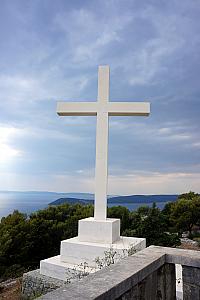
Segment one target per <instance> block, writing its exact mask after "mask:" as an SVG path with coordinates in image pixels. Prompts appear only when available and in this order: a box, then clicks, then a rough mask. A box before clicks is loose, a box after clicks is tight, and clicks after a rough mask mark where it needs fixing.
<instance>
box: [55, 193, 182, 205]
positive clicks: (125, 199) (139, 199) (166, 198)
mask: <svg viewBox="0 0 200 300" xmlns="http://www.w3.org/2000/svg"><path fill="white" fill-rule="evenodd" d="M177 198H178V195H129V196H113V197H109V198H108V204H113V203H115V204H119V205H123V204H124V203H147V204H148V203H153V202H156V203H157V202H173V201H176V200H177ZM64 203H69V204H75V203H79V204H94V199H82V198H75V197H64V198H59V199H57V200H55V201H52V202H50V203H49V205H60V204H64Z"/></svg>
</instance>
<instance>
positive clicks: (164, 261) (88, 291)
mask: <svg viewBox="0 0 200 300" xmlns="http://www.w3.org/2000/svg"><path fill="white" fill-rule="evenodd" d="M175 264H180V265H182V266H183V292H184V294H183V299H184V300H200V251H193V250H182V249H176V248H165V247H156V246H151V247H148V248H146V249H144V250H142V251H140V252H138V253H136V254H134V255H133V256H130V257H128V258H125V259H124V260H123V261H120V262H119V263H116V264H114V265H112V266H110V267H108V268H105V269H102V270H100V271H99V272H97V273H95V274H91V275H89V276H87V277H86V278H84V279H82V280H80V281H77V282H74V283H72V284H69V285H68V286H67V288H66V287H61V288H58V289H57V290H55V291H53V292H51V293H47V294H46V295H44V296H42V297H40V298H39V299H40V300H71V299H74V300H75V299H79V300H80V299H81V300H89V299H90V300H111V299H112V300H130V299H134V300H174V299H176V295H175V285H176V277H175V266H174V265H175Z"/></svg>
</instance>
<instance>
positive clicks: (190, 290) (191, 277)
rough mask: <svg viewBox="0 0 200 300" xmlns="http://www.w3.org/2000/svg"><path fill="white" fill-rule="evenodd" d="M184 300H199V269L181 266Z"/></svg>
mask: <svg viewBox="0 0 200 300" xmlns="http://www.w3.org/2000/svg"><path fill="white" fill-rule="evenodd" d="M183 294H184V300H190V299H194V300H200V268H191V267H187V266H183Z"/></svg>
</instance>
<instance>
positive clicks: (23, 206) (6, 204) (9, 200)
mask: <svg viewBox="0 0 200 300" xmlns="http://www.w3.org/2000/svg"><path fill="white" fill-rule="evenodd" d="M65 197H72V198H79V199H89V200H91V199H92V198H93V197H94V196H93V195H92V194H87V193H83V194H82V193H56V192H35V191H28V192H17V191H0V219H1V218H2V217H6V216H7V215H9V214H10V213H12V212H13V211H14V210H19V211H20V212H22V213H27V214H31V213H32V212H34V211H37V210H40V209H44V208H45V207H48V204H49V203H50V202H52V201H54V200H57V199H59V198H65ZM152 204H153V203H123V204H119V203H109V204H108V207H112V206H119V205H121V206H122V205H123V206H125V207H127V208H128V209H129V210H130V211H133V210H136V209H137V208H138V207H140V206H144V205H146V206H147V205H148V206H152ZM156 204H157V207H159V208H160V209H163V208H164V206H165V204H166V202H157V203H156Z"/></svg>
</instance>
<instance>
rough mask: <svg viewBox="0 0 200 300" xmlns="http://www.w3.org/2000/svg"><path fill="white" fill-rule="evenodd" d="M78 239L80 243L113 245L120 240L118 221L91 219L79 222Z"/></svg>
mask: <svg viewBox="0 0 200 300" xmlns="http://www.w3.org/2000/svg"><path fill="white" fill-rule="evenodd" d="M78 239H79V241H80V242H94V243H103V244H113V243H114V242H115V241H117V240H119V239H120V219H109V218H107V219H106V220H95V219H94V218H92V217H91V218H86V219H82V220H79V223H78Z"/></svg>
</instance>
